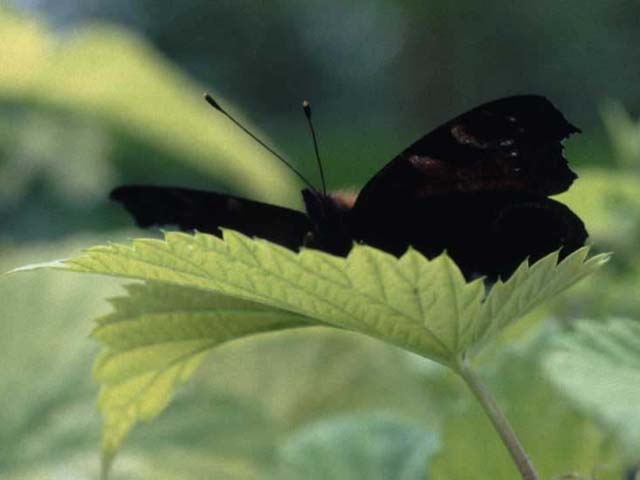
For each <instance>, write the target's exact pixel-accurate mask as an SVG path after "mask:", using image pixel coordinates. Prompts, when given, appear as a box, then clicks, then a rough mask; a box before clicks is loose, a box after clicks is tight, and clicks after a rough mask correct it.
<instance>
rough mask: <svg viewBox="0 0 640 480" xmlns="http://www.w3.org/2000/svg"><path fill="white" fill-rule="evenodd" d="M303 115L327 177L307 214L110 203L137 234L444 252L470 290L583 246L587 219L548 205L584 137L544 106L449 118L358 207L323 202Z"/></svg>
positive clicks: (189, 193)
mask: <svg viewBox="0 0 640 480" xmlns="http://www.w3.org/2000/svg"><path fill="white" fill-rule="evenodd" d="M205 98H207V100H208V101H209V103H210V104H211V105H212V106H214V107H215V108H216V109H218V110H219V111H220V112H222V113H223V114H224V115H226V116H227V117H229V118H230V119H231V120H232V121H234V122H235V123H236V124H237V125H239V124H238V123H237V122H236V121H235V119H234V118H233V117H231V116H230V115H229V114H228V113H227V112H226V111H225V110H224V109H222V107H220V105H219V104H218V103H217V102H216V101H215V100H213V99H212V98H211V97H205ZM304 109H305V114H307V119H308V121H309V126H310V128H311V133H312V135H313V140H314V147H315V149H316V157H317V159H318V163H319V165H320V173H321V174H322V178H323V191H319V190H317V189H315V188H314V187H313V186H311V184H310V183H309V182H307V183H308V185H309V188H305V189H303V190H302V198H303V200H304V205H305V207H306V212H301V211H297V210H292V209H289V208H284V207H280V206H276V205H270V204H267V203H261V202H256V201H253V200H249V199H245V198H240V197H236V196H232V195H226V194H221V193H216V192H210V191H202V190H193V189H189V188H178V187H160V186H143V185H128V186H121V187H118V188H116V189H115V190H113V191H112V192H111V199H113V200H115V201H118V202H120V203H122V204H123V205H124V207H125V208H126V209H127V210H128V211H129V212H130V213H131V214H132V215H133V217H134V218H135V220H136V222H137V224H138V225H139V226H141V227H149V226H153V225H176V226H177V227H178V228H180V229H181V230H185V231H192V230H197V231H200V232H206V233H211V234H214V235H218V236H219V235H221V230H220V229H221V228H228V229H233V230H237V231H239V232H242V233H244V234H246V235H249V236H252V237H258V238H262V239H266V240H269V241H271V242H274V243H277V244H279V245H282V246H284V247H287V248H289V249H292V250H298V249H300V248H301V247H306V248H315V249H318V250H322V251H325V252H328V253H331V254H334V255H338V256H346V255H347V254H348V253H349V251H350V250H351V248H352V246H353V244H354V242H355V243H362V244H366V245H369V246H372V247H376V248H379V249H381V250H384V251H386V252H389V253H391V254H393V255H395V256H400V255H402V254H403V253H404V252H405V251H406V250H407V249H408V248H409V247H413V248H414V249H416V250H418V251H420V252H421V253H422V254H424V255H425V256H426V257H428V258H433V257H435V256H437V255H439V254H441V253H442V252H444V251H445V250H446V251H447V253H448V254H449V256H450V257H451V258H452V259H453V260H454V261H455V262H456V263H457V265H458V266H459V268H460V269H461V271H462V273H463V274H464V276H465V277H466V278H467V279H473V278H477V277H478V276H484V277H486V278H487V279H489V280H495V279H497V278H506V277H508V276H509V275H510V274H511V273H513V271H514V270H515V269H516V268H517V266H518V265H519V264H520V263H521V262H522V261H524V260H525V259H529V261H530V262H533V261H535V260H537V259H540V258H542V257H543V256H545V255H547V254H548V253H550V252H553V251H555V250H559V249H560V258H563V257H564V256H566V255H568V254H569V253H571V252H573V251H575V250H577V249H578V248H580V247H581V246H582V245H584V243H585V241H586V239H587V231H586V229H585V226H584V224H583V222H582V221H581V220H580V218H579V217H578V216H577V215H576V214H575V213H573V212H572V211H571V210H570V209H569V208H568V207H567V206H565V205H563V204H561V203H559V202H557V201H555V200H552V199H550V198H548V197H549V196H550V195H555V194H558V193H561V192H563V191H565V190H567V189H568V188H569V187H570V186H571V184H572V183H573V181H574V180H575V179H576V178H577V176H576V174H575V173H574V172H573V171H572V170H571V169H570V168H569V166H568V163H567V160H566V159H565V158H564V156H563V145H562V141H563V140H564V139H566V138H567V137H569V136H570V135H571V134H573V133H578V132H579V130H578V129H577V128H576V127H575V126H573V125H572V124H571V123H569V122H568V121H567V120H566V118H565V117H564V116H563V115H562V113H561V112H560V111H559V110H558V109H557V108H556V107H554V105H553V104H552V103H551V102H550V101H549V100H547V99H546V98H544V97H542V96H537V95H519V96H512V97H507V98H501V99H498V100H494V101H491V102H488V103H484V104H482V105H480V106H478V107H475V108H473V109H472V110H469V111H468V112H466V113H463V114H462V115H459V116H457V117H455V118H453V119H452V120H450V121H448V122H446V123H444V124H443V125H441V126H439V127H437V128H436V129H435V130H433V131H431V132H430V133H428V134H426V135H425V136H423V137H422V138H420V139H419V140H418V141H416V142H415V143H413V144H412V145H410V146H409V147H408V148H406V149H405V150H404V151H402V152H401V153H400V154H399V155H397V156H396V157H395V158H393V159H392V160H391V161H390V162H389V163H388V164H387V165H386V166H385V167H383V168H382V170H380V171H379V172H378V173H377V174H376V175H374V176H373V178H371V179H370V180H369V181H368V182H367V183H366V184H365V185H364V187H363V188H362V189H361V190H360V192H359V193H358V194H357V196H345V195H341V194H333V195H332V194H327V193H326V191H325V189H324V174H323V172H322V167H321V163H320V157H319V155H318V151H317V143H316V136H315V131H314V130H313V125H312V123H311V113H310V107H309V105H308V104H307V103H305V105H304ZM239 126H240V128H242V129H243V130H245V131H246V132H247V133H248V134H249V135H251V136H252V137H253V138H254V139H256V140H257V141H258V142H260V143H261V144H262V145H263V146H265V147H266V148H268V149H269V150H270V151H271V152H272V153H274V154H275V155H276V156H278V158H280V159H281V160H282V161H284V162H285V163H287V162H286V160H284V159H283V158H282V157H280V156H279V155H277V153H275V152H273V150H271V149H270V148H269V147H267V146H266V145H265V144H264V143H263V142H262V141H261V140H259V139H257V137H255V136H254V135H253V134H252V133H251V132H248V131H247V130H246V129H245V128H244V127H243V126H242V125H239ZM287 165H288V166H289V167H290V168H292V169H293V170H294V172H295V173H297V174H298V175H299V176H301V175H300V174H299V172H297V171H296V170H295V168H293V166H291V165H289V164H288V163H287ZM301 178H303V180H305V181H306V179H304V177H302V176H301Z"/></svg>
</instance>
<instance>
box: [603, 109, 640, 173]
mask: <svg viewBox="0 0 640 480" xmlns="http://www.w3.org/2000/svg"><path fill="white" fill-rule="evenodd" d="M602 119H603V121H604V125H605V127H606V128H607V133H608V134H609V138H610V139H611V143H612V144H613V148H614V151H615V154H616V161H617V162H618V164H619V165H620V166H621V167H625V168H628V169H635V170H636V171H640V120H633V119H632V118H631V115H629V112H627V111H626V110H625V108H624V107H623V106H622V105H621V104H620V103H618V102H613V101H609V102H608V103H606V104H605V105H604V106H603V108H602Z"/></svg>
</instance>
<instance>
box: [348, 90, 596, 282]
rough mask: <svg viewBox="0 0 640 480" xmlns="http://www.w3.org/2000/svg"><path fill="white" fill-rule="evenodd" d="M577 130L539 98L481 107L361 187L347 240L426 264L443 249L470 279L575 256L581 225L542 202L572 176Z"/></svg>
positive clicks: (415, 146) (566, 212) (582, 232)
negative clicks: (414, 253)
mask: <svg viewBox="0 0 640 480" xmlns="http://www.w3.org/2000/svg"><path fill="white" fill-rule="evenodd" d="M574 132H578V129H577V128H576V127H574V126H573V125H571V124H570V123H569V122H568V121H567V120H566V119H565V118H564V116H563V115H562V114H561V113H560V112H559V111H558V110H557V109H556V108H555V107H554V106H553V105H552V104H551V102H549V101H548V100H547V99H545V98H544V97H540V96H533V95H527V96H517V97H508V98H504V99H500V100H496V101H493V102H489V103H486V104H483V105H480V106H479V107H476V108H474V109H473V110H470V111H468V112H466V113H464V114H462V115H460V116H458V117H456V118H454V119H453V120H451V121H449V122H447V123H445V124H444V125H442V126H440V127H438V128H437V129H435V130H433V131H432V132H431V133H429V134H427V135H425V136H424V137H423V138H421V139H420V140H418V141H417V142H415V143H414V144H413V145H411V146H410V147H409V148H407V149H406V150H404V151H403V152H402V153H400V154H399V155H398V156H396V157H395V158H394V159H393V160H392V161H391V162H390V163H389V164H387V165H386V166H385V167H384V168H383V169H382V170H381V171H380V172H379V173H378V174H377V175H375V176H374V177H373V178H372V179H371V180H370V181H369V182H368V183H367V184H366V185H365V187H364V188H363V189H362V191H361V192H360V194H359V195H358V198H357V200H356V202H355V205H354V207H353V209H352V210H351V212H350V213H349V216H350V218H349V223H350V228H351V232H352V235H353V237H354V238H355V239H356V240H359V241H362V242H364V243H367V244H370V245H372V246H377V247H379V248H383V249H385V250H387V251H390V252H392V253H395V254H401V253H402V252H404V251H405V250H406V248H407V247H408V246H409V245H412V246H413V247H415V248H417V249H418V250H420V251H421V252H422V253H423V254H425V255H427V256H429V257H432V256H435V255H437V254H439V253H441V252H442V251H443V250H445V249H446V250H447V251H448V252H449V253H450V254H451V255H452V257H453V258H454V259H455V260H456V261H457V262H458V264H459V265H460V266H461V267H462V269H463V271H464V272H465V274H466V275H467V276H473V275H476V274H487V275H490V276H491V275H498V274H505V275H506V274H508V273H511V271H513V268H515V265H517V264H518V263H520V262H521V261H522V260H524V259H525V258H527V257H530V258H531V259H535V258H539V257H540V256H542V254H544V253H549V252H551V251H553V250H555V249H557V248H560V247H562V246H563V245H566V246H567V248H565V251H566V252H567V253H568V252H569V251H572V250H570V249H569V247H571V248H572V249H573V250H575V249H576V248H578V247H579V246H580V245H582V244H583V243H584V240H585V238H586V231H585V230H584V225H583V224H582V222H581V221H580V219H579V218H578V217H577V216H576V215H575V214H573V212H571V211H570V210H569V209H568V208H566V207H564V206H562V205H561V204H558V203H557V202H554V201H552V200H549V199H547V198H546V196H547V195H551V194H555V193H559V192H562V191H564V190H566V189H567V188H569V186H570V185H571V183H572V182H573V180H574V179H575V178H576V175H575V173H573V172H572V171H571V170H570V169H569V166H568V164H567V161H566V159H565V158H564V157H563V155H562V143H561V142H562V140H563V139H565V138H566V137H568V136H569V135H570V134H571V133H574ZM515 212H518V215H519V216H520V217H521V221H516V220H515V218H516V216H514V215H515ZM507 218H509V221H508V222H507ZM505 222H506V223H505ZM508 225H510V227H509V228H507V226H508ZM498 232H499V233H498ZM505 242H506V244H505Z"/></svg>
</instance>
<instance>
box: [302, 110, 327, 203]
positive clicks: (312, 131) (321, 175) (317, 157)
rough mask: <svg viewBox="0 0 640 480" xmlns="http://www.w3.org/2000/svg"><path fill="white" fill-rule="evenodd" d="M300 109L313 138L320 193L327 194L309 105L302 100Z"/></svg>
mask: <svg viewBox="0 0 640 480" xmlns="http://www.w3.org/2000/svg"><path fill="white" fill-rule="evenodd" d="M302 110H304V116H305V117H307V123H308V124H309V130H310V131H311V138H312V139H313V149H314V150H315V152H316V161H317V162H318V169H319V170H320V179H321V181H322V193H324V194H325V195H326V194H327V184H326V183H325V181H324V170H323V169H322V162H321V161H320V152H319V151H318V139H317V138H316V130H315V129H314V128H313V122H312V121H311V105H309V102H308V101H307V100H305V101H304V102H302Z"/></svg>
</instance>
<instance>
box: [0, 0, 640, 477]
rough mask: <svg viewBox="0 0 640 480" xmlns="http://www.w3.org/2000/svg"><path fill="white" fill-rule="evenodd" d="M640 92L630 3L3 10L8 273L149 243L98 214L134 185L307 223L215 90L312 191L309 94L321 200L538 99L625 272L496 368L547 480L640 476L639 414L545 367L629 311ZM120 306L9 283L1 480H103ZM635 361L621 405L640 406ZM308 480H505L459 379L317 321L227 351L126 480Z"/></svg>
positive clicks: (637, 10)
mask: <svg viewBox="0 0 640 480" xmlns="http://www.w3.org/2000/svg"><path fill="white" fill-rule="evenodd" d="M638 79H640V3H639V2H637V1H636V0H633V1H632V0H609V1H594V2H589V4H588V5H586V4H585V3H584V2H578V1H573V0H569V1H564V2H554V1H551V0H541V1H538V2H529V3H522V2H519V3H514V2H509V1H506V0H496V1H492V2H475V1H470V0H459V1H456V2H450V1H444V0H430V1H426V2H418V1H412V2H407V1H399V0H369V1H367V2H341V1H337V0H324V1H323V2H315V1H311V2H296V1H294V0H275V1H272V2H255V1H254V2H249V1H244V0H241V1H238V0H216V1H211V0H187V1H184V2H172V1H169V0H138V1H136V2H129V1H125V0H111V1H107V0H85V1H82V2H81V1H78V0H0V249H1V250H0V266H2V269H3V271H6V270H8V269H10V268H12V267H16V266H19V265H24V264H28V263H34V262H36V261H42V260H51V259H55V258H60V257H64V256H67V255H69V254H71V253H73V252H77V251H78V249H81V248H84V247H88V246H91V245H94V244H96V243H103V242H106V241H117V240H123V239H126V238H130V237H134V236H143V235H144V236H148V235H153V233H149V232H142V231H138V230H136V229H134V228H132V227H131V221H130V219H129V218H128V217H127V215H126V214H125V213H124V212H123V211H121V209H120V208H118V207H117V206H116V205H113V204H111V203H109V201H108V199H107V197H108V193H109V191H110V190H111V189H112V188H113V187H114V186H116V185H119V184H122V183H150V184H173V185H182V186H190V187H198V188H208V189H214V190H219V191H225V192H230V193H234V194H237V195H242V196H247V197H250V198H254V199H258V200H263V201H268V202H270V203H276V204H281V205H287V206H291V207H294V208H300V207H301V200H300V197H299V190H300V187H301V185H300V184H299V182H298V181H297V179H296V178H295V177H294V176H292V175H291V173H290V172H288V171H287V170H286V169H285V168H283V167H282V165H280V164H279V163H278V162H277V161H275V160H274V159H273V158H271V157H269V156H268V155H267V154H265V153H264V152H263V151H262V150H260V149H259V148H258V147H256V146H255V145H254V144H252V143H251V142H250V141H248V140H247V138H246V137H245V136H244V135H243V134H242V133H241V132H239V131H238V130H237V129H236V128H234V127H233V126H232V125H230V124H229V122H228V121H225V120H224V119H223V118H221V116H220V115H219V114H217V112H215V111H213V110H211V109H210V108H209V107H207V105H206V104H205V103H204V102H203V101H202V97H201V95H202V93H203V92H204V91H205V90H209V91H211V92H212V93H213V94H214V96H215V97H216V98H218V99H219V101H220V103H222V104H223V105H225V106H226V107H227V108H228V109H229V110H230V111H232V112H233V113H234V114H235V115H237V117H239V118H240V119H241V120H242V121H244V122H246V124H247V125H248V126H250V127H251V128H253V129H255V130H256V131H257V132H259V133H260V134H261V135H262V136H264V137H265V138H266V139H268V143H270V144H272V145H274V146H275V147H276V149H277V150H279V151H280V152H282V153H284V154H285V156H286V157H287V158H289V159H291V161H292V162H293V163H295V164H296V165H297V166H298V167H299V168H300V170H302V172H304V174H305V176H307V177H309V178H310V179H312V181H315V182H316V183H317V182H318V181H319V180H318V173H317V171H316V168H315V162H314V160H313V150H312V146H311V142H310V138H309V132H308V130H307V128H306V124H305V121H304V117H303V115H302V112H301V101H302V100H303V99H308V100H309V101H311V103H312V106H313V111H314V120H315V125H316V129H317V130H318V134H319V139H320V150H321V154H322V157H323V160H324V163H325V172H326V176H327V180H328V184H329V188H330V189H331V190H336V189H345V188H346V189H348V188H356V189H357V188H359V187H360V186H362V185H363V183H364V182H365V181H366V180H367V179H368V178H370V177H371V176H372V175H373V174H374V173H375V172H376V171H377V170H378V169H380V168H381V167H382V166H383V165H384V164H385V163H386V162H387V161H389V160H390V159H391V158H392V157H393V156H394V155H395V154H397V153H398V152H400V151H401V150H402V149H404V148H405V147H406V146H407V145H409V144H410V143H411V142H413V141H414V140H416V139H417V138H419V137H420V136H422V135H423V134H424V133H426V132H427V131H429V130H431V129H432V128H434V127H436V126H437V125H438V124H440V123H442V122H444V121H446V120H448V119H449V118H451V117H452V116H455V115H457V114H459V113H461V112H463V111H464V110H467V109H469V108H472V107H474V106H476V105H477V104H479V103H481V102H484V101H487V100H492V99H494V98H498V97H502V96H507V95H512V94H518V93H537V94H542V95H545V96H547V97H548V98H550V99H551V100H552V101H553V102H554V103H555V104H556V105H557V106H558V108H560V110H562V111H563V112H564V113H565V115H566V116H567V118H569V119H570V120H571V121H572V123H574V124H576V125H578V126H579V127H580V128H581V129H582V130H583V134H582V135H579V136H574V137H573V138H571V139H570V140H569V141H568V142H567V157H568V158H569V161H570V163H571V165H572V166H573V167H574V169H575V170H576V171H577V172H578V174H579V176H580V179H579V180H578V181H577V182H576V183H575V184H574V186H573V187H572V189H571V191H570V192H568V193H566V194H563V195H562V196H561V197H560V198H559V199H560V200H561V201H563V202H565V203H567V204H568V205H570V206H571V208H572V209H573V210H574V211H576V213H578V214H579V215H580V216H581V218H582V219H583V220H584V221H585V223H586V225H587V228H588V230H589V232H590V234H591V243H592V244H593V245H594V249H595V250H596V251H613V252H614V253H615V256H614V259H613V261H612V262H611V264H610V265H609V266H608V267H607V268H606V271H604V272H602V273H600V274H598V275H596V276H595V277H594V278H593V279H590V280H589V281H586V282H584V283H583V284H581V285H579V286H578V287H576V288H574V289H573V290H572V291H570V292H569V293H567V294H566V295H564V296H563V298H561V299H559V300H558V301H557V302H555V303H554V304H553V305H550V306H549V307H548V308H547V309H546V310H545V311H538V312H536V313H535V314H534V315H532V316H530V318H528V319H525V320H524V321H522V322H520V323H519V324H518V325H517V326H516V327H515V328H513V329H512V330H510V331H509V332H508V335H507V337H508V338H505V339H503V342H502V343H503V344H502V345H496V346H494V348H495V351H492V352H489V353H491V355H489V354H487V355H486V359H485V360H484V361H483V362H482V364H481V366H482V372H483V374H484V375H485V376H486V377H487V378H489V381H490V383H491V385H492V386H493V387H494V388H495V389H496V390H497V392H498V393H497V395H498V399H499V401H500V402H501V404H503V405H505V409H506V410H507V414H508V415H509V417H510V418H512V420H513V423H514V424H515V427H516V430H518V428H520V430H521V431H522V432H523V433H522V435H523V440H524V443H525V446H527V447H528V448H529V449H530V451H531V454H532V457H533V460H534V462H535V463H536V465H537V466H538V467H539V469H540V471H541V473H542V476H543V478H552V477H553V476H555V475H560V474H563V473H567V472H572V471H577V472H580V473H582V474H584V475H590V474H593V472H594V471H597V472H598V475H599V476H598V477H597V478H622V472H623V471H624V470H626V469H627V468H628V467H629V466H631V465H632V464H633V463H634V462H635V461H637V460H640V454H638V451H637V440H638V436H637V435H636V434H634V433H633V432H634V431H635V432H639V431H640V413H638V412H636V411H635V410H638V411H640V409H633V408H627V409H618V410H616V412H619V413H620V414H619V415H618V416H617V417H616V418H615V421H611V419H610V418H609V417H608V416H606V415H602V410H603V409H605V408H606V405H603V401H601V402H600V403H598V402H597V401H596V402H591V403H590V404H589V405H588V406H585V405H584V404H580V402H574V401H573V399H572V396H571V394H570V392H567V391H565V390H566V389H565V388H563V385H564V383H563V380H562V378H561V373H560V374H558V372H555V373H554V374H551V373H550V372H551V371H552V370H553V369H549V368H546V367H545V361H546V360H545V359H546V358H547V353H546V352H547V351H548V350H549V349H552V348H553V346H552V344H553V338H554V337H555V336H557V335H561V334H565V333H566V332H571V329H572V324H573V322H575V321H576V319H587V320H592V321H606V319H608V318H610V317H616V318H622V319H629V320H630V321H637V320H638V319H640V301H639V300H638V291H639V289H640V255H639V254H638V249H637V245H638V240H640V184H639V183H638V180H640V123H638V120H637V119H638V115H639V113H640V88H638ZM119 291H120V290H119V287H118V285H117V284H114V283H109V282H108V281H105V280H103V279H90V281H88V279H86V278H79V279H78V278H76V277H74V276H72V275H68V274H59V273H52V272H37V273H30V274H21V275H19V276H10V277H7V276H4V277H1V278H0V292H1V294H2V298H3V301H2V302H1V304H0V352H2V357H3V361H2V363H0V393H2V395H1V396H0V405H1V406H2V408H0V445H2V448H0V477H2V478H20V479H31V478H34V479H35V478H38V479H40V478H64V479H66V478H95V476H96V472H97V471H98V449H99V433H100V419H99V416H98V414H97V413H96V411H95V408H94V399H95V395H96V392H97V387H96V386H94V385H93V384H92V382H91V378H90V375H91V372H90V371H91V367H90V365H91V362H92V359H93V354H94V353H95V352H96V350H97V347H96V345H95V344H93V343H92V342H91V341H90V340H88V339H87V338H86V335H87V333H88V332H89V331H90V329H91V319H92V318H93V317H95V316H96V315H98V314H100V313H104V312H106V311H108V309H109V307H108V305H107V304H106V302H105V301H104V299H105V298H106V297H108V296H111V295H113V294H116V293H118V292H119ZM499 343H500V342H499ZM507 344H508V347H506V345H507ZM497 352H499V354H497ZM294 361H295V363H296V368H295V369H292V368H291V363H292V362H294ZM638 365H639V366H638V368H637V369H636V370H635V373H634V375H636V376H635V377H632V378H633V379H636V380H637V385H636V389H637V390H633V391H632V392H631V393H630V395H633V394H637V395H638V397H640V374H639V373H638V370H639V369H640V360H638ZM614 375H615V373H614ZM610 380H611V379H610ZM613 380H615V378H614V379H613ZM613 380H612V381H613ZM589 381H591V382H593V385H591V386H590V388H592V389H598V388H600V389H604V388H609V387H605V386H603V385H602V382H600V383H599V382H598V379H593V378H592V379H589V378H585V379H584V382H589ZM620 382H626V383H625V384H628V383H629V382H630V381H629V377H625V379H621V380H620ZM631 383H633V382H631ZM256 385H260V388H259V389H258V388H257V387H256ZM532 398H534V399H535V401H532ZM609 400H610V399H609ZM621 424H624V425H626V426H627V427H628V428H627V429H622V428H620V425H621ZM629 432H631V433H629ZM399 446H403V448H399ZM487 458H491V459H495V461H492V462H490V463H489V464H487ZM211 472H215V475H214V474H212V473H211ZM398 472H401V473H398ZM303 476H305V477H310V478H311V479H315V478H344V479H351V478H354V479H355V478H380V479H383V478H390V479H391V478H393V479H398V478H400V479H424V478H430V479H443V480H444V479H467V478H469V479H470V478H474V479H475V478H487V479H490V478H512V477H513V476H514V470H513V467H512V466H511V465H510V463H509V459H508V457H507V455H506V453H505V452H504V449H503V447H502V446H501V445H499V444H498V443H497V439H496V438H495V436H494V434H493V432H492V431H491V429H490V426H489V424H488V421H486V419H484V417H483V416H482V413H481V412H480V411H479V409H478V408H477V407H475V406H474V405H473V403H472V402H471V401H470V399H469V394H468V393H467V392H466V391H464V389H462V387H461V385H460V384H459V383H458V382H457V381H456V379H453V378H451V377H450V376H449V375H448V374H447V373H446V372H443V371H442V370H441V369H440V368H439V367H437V366H435V365H433V364H430V363H428V362H426V361H423V360H419V359H416V358H414V357H411V356H407V355H404V354H402V353H401V352H398V351H396V350H394V349H393V348H391V347H386V346H383V345H380V344H379V343H377V342H374V341H371V340H367V339H362V338H360V337H357V336H351V335H347V334H335V333H330V332H325V331H322V330H318V331H314V332H311V333H308V332H304V333H303V332H293V333H291V334H287V335H277V336H269V335H266V336H263V337H260V338H255V339H251V340H247V341H242V342H238V344H237V345H228V346H225V347H222V348H220V349H219V350H218V351H216V352H214V353H213V354H212V360H211V361H210V362H208V363H207V366H206V367H205V368H204V369H203V373H202V374H201V375H200V376H199V377H198V378H197V379H196V380H195V381H193V382H191V383H190V384H189V386H187V387H186V388H185V389H184V392H183V393H182V394H181V396H180V397H179V398H178V399H177V400H176V402H175V404H174V405H173V406H172V407H171V408H170V409H169V410H168V411H167V412H166V413H165V414H164V415H163V416H162V417H161V418H160V419H158V420H157V421H156V422H154V423H153V424H152V425H149V426H141V427H139V428H138V429H137V431H136V432H135V433H134V435H133V436H132V438H131V440H130V441H129V442H128V443H127V444H126V446H125V449H124V451H123V453H122V455H121V458H119V460H118V463H117V464H116V469H115V470H114V478H216V479H226V478H229V479H250V478H301V477H303Z"/></svg>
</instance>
